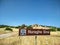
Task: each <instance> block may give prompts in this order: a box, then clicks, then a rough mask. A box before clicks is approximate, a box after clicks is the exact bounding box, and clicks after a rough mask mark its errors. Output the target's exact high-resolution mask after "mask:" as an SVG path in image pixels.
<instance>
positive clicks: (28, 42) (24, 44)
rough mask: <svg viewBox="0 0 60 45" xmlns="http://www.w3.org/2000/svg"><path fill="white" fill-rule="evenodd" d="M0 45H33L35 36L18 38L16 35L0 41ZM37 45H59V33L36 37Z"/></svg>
mask: <svg viewBox="0 0 60 45" xmlns="http://www.w3.org/2000/svg"><path fill="white" fill-rule="evenodd" d="M13 30H16V29H13ZM17 30H18V29H17ZM15 32H16V31H15ZM0 45H35V36H18V34H17V35H14V36H11V37H8V38H3V39H0ZM37 45H60V32H51V35H50V36H37Z"/></svg>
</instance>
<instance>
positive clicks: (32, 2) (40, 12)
mask: <svg viewBox="0 0 60 45" xmlns="http://www.w3.org/2000/svg"><path fill="white" fill-rule="evenodd" d="M0 24H5V25H13V26H16V25H21V24H26V25H31V24H40V25H47V26H56V27H60V0H0Z"/></svg>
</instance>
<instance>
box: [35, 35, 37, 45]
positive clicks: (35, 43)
mask: <svg viewBox="0 0 60 45" xmlns="http://www.w3.org/2000/svg"><path fill="white" fill-rule="evenodd" d="M35 45H37V35H36V36H35Z"/></svg>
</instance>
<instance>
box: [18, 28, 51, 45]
mask: <svg viewBox="0 0 60 45" xmlns="http://www.w3.org/2000/svg"><path fill="white" fill-rule="evenodd" d="M31 35H35V45H37V35H50V30H49V29H20V30H19V36H31Z"/></svg>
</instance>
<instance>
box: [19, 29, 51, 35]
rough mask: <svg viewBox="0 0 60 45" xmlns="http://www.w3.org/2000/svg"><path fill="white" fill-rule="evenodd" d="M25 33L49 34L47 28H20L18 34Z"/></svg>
mask: <svg viewBox="0 0 60 45" xmlns="http://www.w3.org/2000/svg"><path fill="white" fill-rule="evenodd" d="M25 35H50V30H49V29H20V30H19V36H25Z"/></svg>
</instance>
